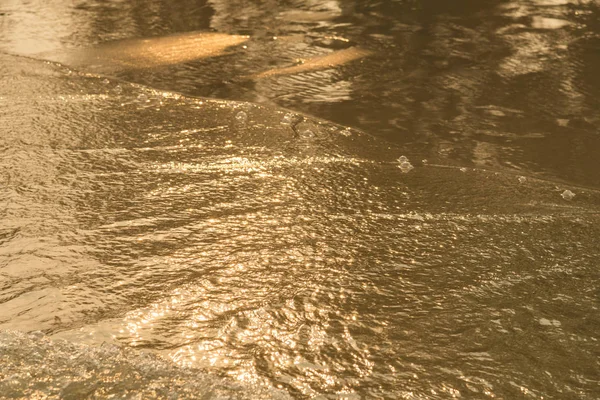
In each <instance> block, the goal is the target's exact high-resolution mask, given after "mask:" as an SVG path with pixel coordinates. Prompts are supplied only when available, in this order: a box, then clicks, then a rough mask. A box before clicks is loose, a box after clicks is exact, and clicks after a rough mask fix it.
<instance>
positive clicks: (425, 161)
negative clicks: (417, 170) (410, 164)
mask: <svg viewBox="0 0 600 400" xmlns="http://www.w3.org/2000/svg"><path fill="white" fill-rule="evenodd" d="M421 162H422V163H423V164H427V163H428V162H429V161H427V160H426V159H425V158H424V159H422V160H421Z"/></svg>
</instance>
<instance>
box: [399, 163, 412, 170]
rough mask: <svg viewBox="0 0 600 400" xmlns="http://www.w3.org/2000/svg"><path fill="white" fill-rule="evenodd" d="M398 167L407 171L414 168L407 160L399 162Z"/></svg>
mask: <svg viewBox="0 0 600 400" xmlns="http://www.w3.org/2000/svg"><path fill="white" fill-rule="evenodd" d="M398 167H399V168H400V169H401V170H402V172H408V171H410V170H411V169H413V168H414V167H413V166H412V164H411V163H409V162H408V161H405V162H403V163H400V165H399V166H398Z"/></svg>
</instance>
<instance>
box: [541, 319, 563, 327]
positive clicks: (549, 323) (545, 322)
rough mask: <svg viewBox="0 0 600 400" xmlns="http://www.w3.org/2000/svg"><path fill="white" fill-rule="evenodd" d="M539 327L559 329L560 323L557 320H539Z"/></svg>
mask: <svg viewBox="0 0 600 400" xmlns="http://www.w3.org/2000/svg"><path fill="white" fill-rule="evenodd" d="M538 322H539V323H540V325H544V326H555V327H557V328H558V327H559V326H561V323H560V321H559V320H557V319H552V320H550V319H547V318H540V319H539V321H538Z"/></svg>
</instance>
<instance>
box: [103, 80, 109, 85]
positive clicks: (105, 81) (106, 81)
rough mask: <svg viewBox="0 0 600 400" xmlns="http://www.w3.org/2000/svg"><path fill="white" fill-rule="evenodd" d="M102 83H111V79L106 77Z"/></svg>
mask: <svg viewBox="0 0 600 400" xmlns="http://www.w3.org/2000/svg"><path fill="white" fill-rule="evenodd" d="M102 83H104V84H105V85H108V84H109V83H110V81H109V80H108V79H104V80H103V81H102Z"/></svg>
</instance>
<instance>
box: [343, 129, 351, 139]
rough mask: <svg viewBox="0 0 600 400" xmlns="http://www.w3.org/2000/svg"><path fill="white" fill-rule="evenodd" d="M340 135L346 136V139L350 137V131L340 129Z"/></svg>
mask: <svg viewBox="0 0 600 400" xmlns="http://www.w3.org/2000/svg"><path fill="white" fill-rule="evenodd" d="M340 135H342V136H346V137H348V136H352V131H351V130H350V128H346V129H342V130H341V131H340Z"/></svg>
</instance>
